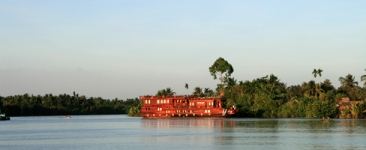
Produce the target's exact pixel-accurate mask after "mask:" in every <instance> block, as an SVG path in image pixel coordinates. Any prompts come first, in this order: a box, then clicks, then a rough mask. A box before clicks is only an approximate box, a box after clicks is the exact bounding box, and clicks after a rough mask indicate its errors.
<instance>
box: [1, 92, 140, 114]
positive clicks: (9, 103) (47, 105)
mask: <svg viewBox="0 0 366 150" xmlns="http://www.w3.org/2000/svg"><path fill="white" fill-rule="evenodd" d="M139 103H140V101H139V99H137V98H135V99H127V100H118V99H117V98H116V99H113V100H109V99H103V98H101V97H89V98H87V97H86V96H84V95H81V96H79V94H76V93H75V92H73V95H68V94H60V95H52V94H45V95H44V96H41V95H29V94H27V93H26V94H23V95H14V96H7V97H2V96H0V109H1V111H2V112H6V113H7V114H8V115H9V116H44V115H89V114H127V113H128V111H129V109H130V108H131V107H132V106H137V105H138V104H139Z"/></svg>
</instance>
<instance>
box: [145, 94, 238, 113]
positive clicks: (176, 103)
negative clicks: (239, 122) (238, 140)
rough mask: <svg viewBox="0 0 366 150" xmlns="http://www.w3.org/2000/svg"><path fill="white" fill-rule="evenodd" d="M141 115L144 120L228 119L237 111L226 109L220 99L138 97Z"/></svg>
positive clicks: (233, 107) (232, 108)
mask: <svg viewBox="0 0 366 150" xmlns="http://www.w3.org/2000/svg"><path fill="white" fill-rule="evenodd" d="M140 100H141V101H142V106H141V115H142V116H143V117H145V118H168V117H230V116H233V115H235V114H236V113H237V112H238V110H236V109H235V106H232V107H230V108H226V107H225V104H224V101H225V100H224V99H223V98H221V97H198V96H194V95H187V96H186V95H181V96H176V95H174V96H140Z"/></svg>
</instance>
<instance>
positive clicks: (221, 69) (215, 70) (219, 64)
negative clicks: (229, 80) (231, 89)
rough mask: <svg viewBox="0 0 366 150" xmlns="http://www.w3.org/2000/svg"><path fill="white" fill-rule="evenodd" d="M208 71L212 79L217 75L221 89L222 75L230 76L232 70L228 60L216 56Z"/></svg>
mask: <svg viewBox="0 0 366 150" xmlns="http://www.w3.org/2000/svg"><path fill="white" fill-rule="evenodd" d="M209 71H210V73H211V75H212V76H213V77H214V79H217V75H219V76H220V77H219V80H220V82H221V84H220V86H221V89H222V86H223V82H224V77H223V75H225V77H230V75H231V74H232V73H233V72H234V69H233V66H231V64H230V63H229V62H227V61H226V60H225V59H224V58H221V57H220V58H218V59H217V60H216V61H215V62H214V63H213V64H212V66H211V67H209Z"/></svg>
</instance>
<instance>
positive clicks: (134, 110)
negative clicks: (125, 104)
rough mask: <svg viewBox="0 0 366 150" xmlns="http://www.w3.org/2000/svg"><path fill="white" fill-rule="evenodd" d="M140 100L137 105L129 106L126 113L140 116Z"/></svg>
mask: <svg viewBox="0 0 366 150" xmlns="http://www.w3.org/2000/svg"><path fill="white" fill-rule="evenodd" d="M141 103H142V102H140V103H139V104H138V105H137V106H131V107H130V109H129V110H128V115H129V116H131V117H140V116H141V105H142V104H141Z"/></svg>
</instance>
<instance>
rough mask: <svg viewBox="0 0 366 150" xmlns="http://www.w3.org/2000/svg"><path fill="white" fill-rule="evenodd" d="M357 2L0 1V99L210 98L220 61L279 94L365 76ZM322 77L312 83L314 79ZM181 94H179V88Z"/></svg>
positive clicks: (364, 16) (364, 12) (363, 17)
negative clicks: (199, 92)
mask: <svg viewBox="0 0 366 150" xmlns="http://www.w3.org/2000/svg"><path fill="white" fill-rule="evenodd" d="M365 7H366V1H363V0H352V1H344V0H324V1H317V0H298V1H280V0H276V1H249V0H248V1H242V0H237V1H235V0H230V1H218V0H217V1H216V0H200V1H196V0H180V1H179V0H177V1H171V0H159V1H151V0H103V1H101V0H79V1H75V0H63V1H49V0H32V1H29V0H2V1H1V2H0V96H10V95H22V94H25V93H28V94H33V95H45V94H49V93H52V94H53V95H58V94H64V93H66V94H70V95H71V94H72V93H73V91H75V92H76V93H79V95H85V96H87V97H102V98H106V99H114V98H118V99H127V98H137V97H139V96H141V95H154V94H156V92H157V91H158V90H161V89H165V88H167V87H170V88H172V89H173V91H175V92H176V93H177V94H188V93H192V91H193V88H194V87H196V86H199V87H201V88H207V87H208V88H212V89H215V88H216V85H217V84H218V83H219V81H218V80H214V79H213V77H212V76H211V75H210V73H209V69H208V68H209V67H210V66H211V65H212V64H213V62H214V61H215V60H216V59H218V58H219V57H222V58H224V59H225V60H227V61H228V62H229V63H230V64H231V65H232V66H233V68H234V72H233V74H232V77H234V78H235V79H236V80H237V81H246V80H249V81H251V80H253V79H256V78H260V77H263V76H266V75H270V74H274V75H275V76H277V77H278V78H279V79H280V81H281V82H284V83H286V84H287V86H291V85H298V84H302V83H303V82H308V81H310V80H315V81H317V82H320V81H324V80H325V79H329V80H330V81H331V82H332V84H333V85H334V86H335V87H339V86H340V82H339V81H338V79H339V77H345V76H346V75H348V74H352V75H353V76H355V80H356V81H358V82H359V85H360V86H362V84H363V83H362V82H360V77H361V75H364V74H366V71H365V69H366V9H365ZM318 68H321V69H322V70H323V73H322V76H321V77H320V78H319V77H318V78H316V79H315V78H314V76H313V75H312V71H313V69H318ZM186 83H187V84H188V85H189V89H188V90H187V89H185V87H184V86H185V84H186Z"/></svg>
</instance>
